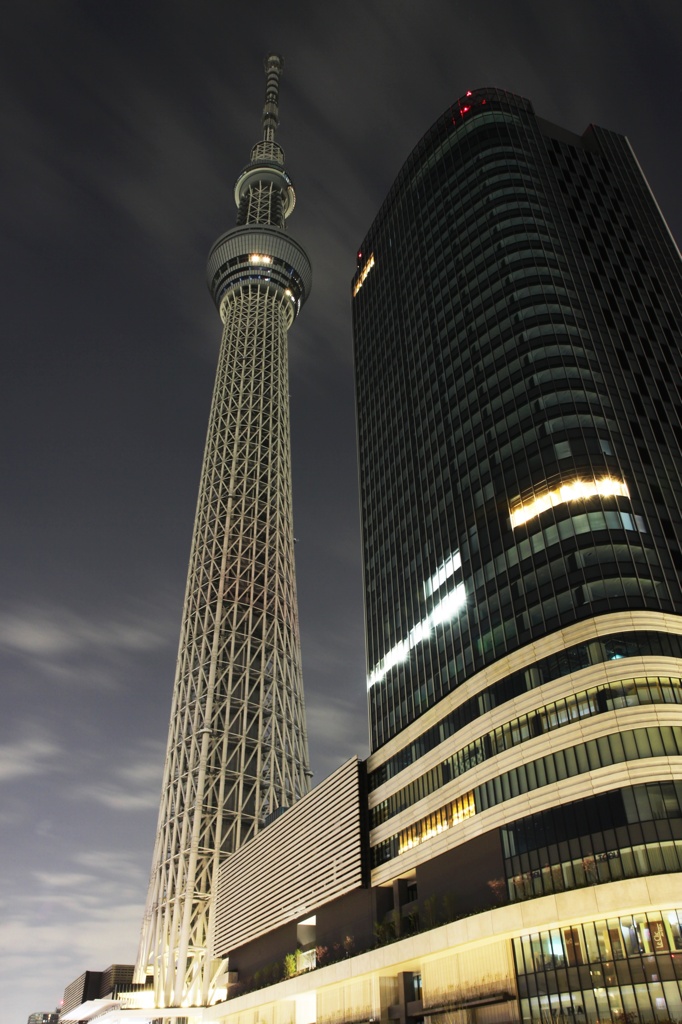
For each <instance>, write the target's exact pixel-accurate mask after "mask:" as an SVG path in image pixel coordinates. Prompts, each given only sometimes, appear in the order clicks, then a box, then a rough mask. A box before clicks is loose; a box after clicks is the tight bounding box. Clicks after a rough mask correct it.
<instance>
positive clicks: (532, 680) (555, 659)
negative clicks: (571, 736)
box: [368, 632, 682, 792]
mask: <svg viewBox="0 0 682 1024" xmlns="http://www.w3.org/2000/svg"><path fill="white" fill-rule="evenodd" d="M647 655H655V656H660V657H665V658H682V636H678V635H677V634H675V633H654V632H650V633H649V632H640V633H614V634H611V635H609V636H602V637H595V639H593V640H589V641H588V642H587V643H582V644H575V645H574V646H572V647H566V648H564V649H563V650H561V651H558V652H557V653H556V654H550V655H548V656H547V657H546V658H542V659H541V660H540V661H536V662H534V663H533V664H532V665H528V666H527V667H526V668H523V669H519V670H518V671H517V672H513V673H512V674H511V675H508V676H505V677H504V678H503V679H499V680H498V681H497V682H496V683H492V685H490V686H488V687H486V688H485V689H484V690H481V691H480V692H479V693H477V694H475V695H474V696H473V697H470V698H469V700H467V701H464V703H463V704H460V705H459V707H457V708H455V709H454V710H453V711H451V712H450V713H449V714H447V715H446V716H445V717H444V718H442V719H441V721H440V722H438V723H437V724H436V725H433V726H431V728H430V729H427V730H426V731H425V732H423V733H422V734H421V735H420V736H418V737H417V739H415V740H414V741H413V742H412V743H410V744H409V745H408V746H405V747H403V748H402V750H399V751H398V752H397V753H396V754H394V755H393V757H390V758H389V759H388V760H387V761H384V763H383V764H381V765H379V767H378V768H376V769H375V770H374V771H372V772H370V773H369V776H368V787H369V791H370V792H371V791H372V790H374V789H376V788H377V787H378V786H381V785H382V784H383V783H384V782H387V781H388V780H389V779H392V778H394V777H395V776H396V775H398V773H399V772H401V771H402V770H403V769H404V768H407V767H408V765H411V764H414V762H415V761H418V760H419V758H420V757H423V756H424V755H425V754H427V753H428V752H429V751H430V750H434V749H435V748H436V747H437V746H438V745H439V744H440V743H442V742H443V741H444V740H446V739H448V737H450V736H454V734H455V733H456V732H457V731H458V730H459V729H463V728H464V726H465V725H469V723H470V722H473V721H475V720H476V719H477V718H478V717H479V716H480V715H484V714H485V713H486V711H490V710H491V709H492V708H496V707H499V706H500V705H502V704H504V703H506V701H509V700H512V699H513V698H514V697H519V696H521V695H523V694H525V693H527V692H528V691H529V690H533V689H535V688H536V687H537V686H543V685H544V684H545V683H549V682H552V680H554V679H561V678H562V677H563V676H566V675H569V674H570V673H572V672H580V671H581V670H582V669H585V668H587V667H588V666H590V665H601V664H602V663H603V662H605V661H616V660H620V659H621V658H635V657H646V656H647ZM654 682H655V681H654V680H647V683H648V684H649V685H653V684H654ZM632 683H634V685H637V686H640V685H641V683H642V680H639V679H638V680H634V681H633V680H630V681H629V682H622V683H621V684H620V685H621V686H626V685H630V684H632ZM658 683H659V684H660V685H661V686H662V687H666V686H667V685H668V680H667V679H659V680H658ZM663 699H664V701H665V702H668V698H667V697H664V698H663Z"/></svg>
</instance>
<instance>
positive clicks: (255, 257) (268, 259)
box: [249, 252, 272, 263]
mask: <svg viewBox="0 0 682 1024" xmlns="http://www.w3.org/2000/svg"><path fill="white" fill-rule="evenodd" d="M249 263H272V256H265V255H264V254H263V253H260V252H252V253H251V255H250V256H249Z"/></svg>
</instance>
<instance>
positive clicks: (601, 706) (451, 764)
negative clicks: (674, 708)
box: [369, 676, 682, 828]
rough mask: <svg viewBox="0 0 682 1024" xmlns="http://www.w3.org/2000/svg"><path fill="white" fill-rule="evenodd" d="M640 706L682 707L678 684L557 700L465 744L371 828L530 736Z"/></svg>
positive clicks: (619, 687) (637, 684)
mask: <svg viewBox="0 0 682 1024" xmlns="http://www.w3.org/2000/svg"><path fill="white" fill-rule="evenodd" d="M641 704H682V679H678V678H670V677H668V676H665V677H663V678H659V677H658V676H656V677H653V678H651V679H649V678H642V679H627V680H623V681H622V682H618V683H612V684H606V685H605V684H603V683H602V684H601V685H600V686H593V687H592V688H591V689H589V690H582V691H581V692H580V693H574V694H571V695H570V696H568V697H562V698H561V700H557V701H553V702H552V703H551V704H545V705H544V706H543V707H540V708H535V709H534V710H533V711H531V712H529V713H528V714H526V715H521V716H519V717H518V718H514V719H512V720H511V721H509V722H506V723H505V724H504V725H501V726H499V728H497V729H495V730H493V732H489V733H486V735H484V736H480V737H478V739H475V740H474V741H473V742H472V743H468V744H467V745H466V746H465V747H462V748H461V749H460V750H458V751H457V752H456V753H454V754H451V755H450V757H447V758H445V759H444V760H443V761H441V762H440V764H437V765H436V766H435V767H434V768H431V769H430V770H429V771H428V772H424V774H423V775H422V776H420V777H419V778H418V779H415V780H414V781H413V782H410V783H409V784H408V785H407V786H404V787H403V788H402V789H400V790H398V792H397V793H392V794H391V796H389V797H387V799H386V800H382V802H381V803H380V804H377V805H376V807H373V808H371V810H370V812H369V817H370V828H376V827H377V825H381V824H382V823H383V822H384V821H388V819H389V818H392V817H394V815H396V814H400V812H401V811H404V810H405V808H407V807H410V806H411V805H412V804H415V803H417V802H418V801H419V800H422V799H423V798H424V797H425V796H428V795H429V794H430V793H435V792H436V790H438V789H440V788H441V787H442V786H445V785H447V783H448V782H452V780H453V779H456V778H459V776H460V775H463V774H464V773H465V772H467V771H469V770H470V769H471V768H474V767H475V766H476V765H477V764H481V763H482V762H483V761H487V760H489V759H490V758H491V757H495V756H496V755H497V754H501V753H502V752H503V751H505V750H509V749H511V748H512V747H516V746H518V745H519V744H520V743H525V742H526V741H527V740H530V739H533V737H535V736H540V735H542V734H543V733H547V732H554V731H555V730H556V729H560V728H562V727H563V726H565V725H572V724H573V723H574V722H578V721H581V720H582V719H584V718H593V717H594V716H595V715H601V714H603V712H605V711H615V710H616V709H617V708H625V707H635V706H639V705H641Z"/></svg>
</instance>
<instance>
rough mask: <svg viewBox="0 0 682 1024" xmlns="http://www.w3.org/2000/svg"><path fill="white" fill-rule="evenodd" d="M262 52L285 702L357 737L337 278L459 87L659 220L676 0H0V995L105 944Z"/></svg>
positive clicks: (156, 753) (128, 836)
mask: <svg viewBox="0 0 682 1024" xmlns="http://www.w3.org/2000/svg"><path fill="white" fill-rule="evenodd" d="M270 50H275V51H278V52H281V53H283V54H284V56H285V59H286V70H285V75H284V79H283V82H282V91H281V121H282V123H281V128H280V131H279V134H278V139H279V141H280V142H281V144H282V145H283V146H284V148H285V151H286V153H287V166H288V169H289V171H290V173H291V175H292V177H293V179H294V182H295V184H296V189H297V196H298V205H297V208H296V211H295V213H294V215H293V216H292V218H291V220H290V222H289V228H290V231H291V233H292V234H293V235H294V237H295V238H296V239H298V240H299V241H300V242H302V243H303V245H304V246H305V247H306V248H307V250H308V252H309V254H310V256H311V259H312V261H313V266H314V274H315V280H314V288H313V294H312V297H311V299H310V301H309V303H308V306H307V307H306V308H305V309H304V311H303V314H302V316H301V318H300V320H299V321H298V323H297V324H296V325H295V327H294V329H293V330H292V332H291V334H290V352H291V356H290V359H291V401H292V424H293V460H294V508H295V519H296V535H297V537H298V540H299V543H298V544H297V559H298V561H297V566H298V585H299V599H300V617H301V629H302V643H303V664H304V673H305V685H306V699H307V707H308V731H309V735H310V742H311V753H312V760H313V768H314V769H315V777H316V779H317V780H318V781H319V780H320V779H322V778H323V777H324V776H325V775H326V774H327V773H328V772H329V771H330V770H331V769H332V768H334V767H335V766H336V765H337V764H338V763H340V762H341V761H342V760H343V759H344V758H346V757H347V756H349V755H350V754H352V753H360V754H364V753H365V752H366V731H367V730H366V709H365V683H364V650H363V629H362V590H361V574H360V562H359V527H358V514H357V488H356V468H355V434H354V407H353V382H352V348H351V321H350V299H349V282H350V278H351V275H352V273H353V270H354V266H355V259H354V257H355V251H356V249H357V246H358V244H359V243H360V242H361V240H362V238H363V236H364V234H365V232H366V230H367V228H368V227H369V224H370V222H371V220H372V218H373V216H374V214H375V213H376V211H377V209H378V207H379V205H380V203H381V201H382V199H383V197H384V196H385V194H386V192H387V191H388V188H389V187H390V185H391V182H392V180H393V178H394V177H395V175H396V173H397V171H398V169H399V168H400V165H401V164H402V162H403V161H404V159H405V158H406V156H407V154H408V153H409V151H410V150H411V149H412V147H413V146H414V145H415V144H416V142H417V141H418V139H419V138H420V136H421V135H422V134H423V133H424V132H425V131H426V129H427V128H428V127H429V125H430V124H431V123H432V122H433V121H434V120H435V119H436V117H437V116H438V115H439V114H440V113H441V112H442V110H444V109H445V108H446V107H447V106H448V105H449V104H450V103H451V102H452V101H453V100H455V99H456V98H457V97H458V96H460V95H462V94H463V93H464V92H465V91H466V89H469V88H476V87H480V86H486V85H497V86H499V87H501V88H505V89H510V90H512V91H515V92H519V93H521V94H523V95H526V96H528V97H529V98H530V99H531V100H532V101H533V103H534V106H535V109H536V111H537V112H538V113H539V114H540V115H541V116H543V117H545V118H547V119H549V120H553V121H556V122H558V123H560V124H562V125H564V126H566V127H568V128H571V129H573V130H575V131H578V132H582V131H583V130H584V128H585V127H586V126H587V125H588V123H589V122H591V121H594V122H596V123H598V124H601V125H603V126H605V127H608V128H612V129H615V130H617V131H621V132H624V133H625V134H627V135H628V136H629V138H630V140H631V142H632V143H633V145H634V147H635V150H636V152H637V154H638V157H639V159H640V162H641V163H642V165H643V168H644V171H645V173H646V174H647V176H648V178H649V181H650V183H651V185H652V187H653V189H654V192H655V193H656V195H657V198H658V200H659V202H660V205H661V207H662V209H663V211H664V213H665V214H666V215H667V217H668V220H669V223H670V225H671V228H672V230H673V233H674V234H675V235H676V236H677V237H678V238H679V237H680V228H681V227H682V199H681V198H680V191H679V187H678V182H677V179H678V177H679V168H680V167H681V166H682V153H681V152H680V149H681V146H680V132H679V124H680V113H679V107H680V102H681V100H682V88H681V81H680V65H681V57H682V6H681V5H680V4H679V0H669V2H666V0H658V2H657V0H648V2H646V3H645V2H644V0H631V2H629V0H621V2H615V0H592V2H590V0H571V2H567V0H551V2H549V3H548V2H547V0H488V2H486V3H471V2H469V3H459V2H455V0H451V2H446V0H421V2H419V3H417V2H414V0H413V2H408V0H391V2H389V0H364V2H362V3H359V2H355V0H346V2H345V3H343V4H329V3H325V2H324V0H317V2H310V0H302V2H298V0H294V2H290V3H289V4H286V5H285V4H265V3H261V4H257V3H255V2H252V3H237V2H234V0H210V2H209V0H193V2H192V3H189V2H184V3H183V2H180V0H165V2H164V3H161V2H156V3H154V2H151V0H135V2H127V0H110V2H106V0H99V2H97V0H90V2H82V3H78V2H75V0H45V2H40V0H15V2H12V0H10V2H9V3H7V4H5V6H4V7H3V15H2V25H1V36H0V99H1V103H0V126H1V130H2V154H1V155H0V190H1V197H2V200H1V203H0V218H1V221H2V230H1V231H0V246H1V247H2V256H1V258H2V268H3V271H2V276H1V278H0V290H1V302H2V306H1V309H2V318H3V325H4V341H3V349H4V358H3V372H2V374H1V375H0V417H2V438H3V443H2V449H1V450H2V476H1V479H2V485H3V500H2V505H1V509H2V512H1V516H2V519H1V522H0V545H1V551H2V590H1V591H0V664H1V666H2V686H3V700H2V716H1V718H0V793H1V795H2V800H1V802H0V830H1V831H0V851H1V852H0V857H1V858H2V860H1V872H0V877H2V880H3V886H2V890H1V891H0V965H1V970H2V973H3V975H5V976H4V977H2V979H1V980H0V992H2V1004H3V1011H2V1020H3V1022H4V1021H6V1022H7V1024H15V1022H16V1024H23V1022H24V1021H25V1020H26V1017H27V1015H28V1013H30V1012H33V1011H36V1010H47V1009H50V1008H53V1007H54V1006H55V1004H56V1003H57V1001H58V1000H59V998H60V997H61V994H62V991H63V988H64V986H65V984H66V983H67V982H69V981H71V980H73V978H75V977H76V976H77V975H78V974H79V973H81V972H82V971H83V970H85V969H86V968H89V969H94V970H97V969H102V968H104V967H105V966H107V965H108V964H109V963H111V962H112V961H118V962H132V960H133V959H134V957H135V953H136V946H137V938H138V932H139V925H140V920H141V912H142V904H143V901H144V898H145V894H146V884H147V876H148V872H149V867H150V863H151V853H152V842H153V834H154V829H155V825H156V813H157V804H158V794H159V786H160V778H161V770H162V762H163V750H164V746H165V736H166V730H167V725H168V713H169V708H170V696H171V687H172V682H173V670H174V662H175V654H176V644H177V635H178V628H179V620H180V611H181V604H182V599H183V591H184V577H185V571H186V564H187V557H188V553H189V541H190V534H191V528H192V519H193V514H194V503H195V500H196V488H197V484H198V478H199V468H200V462H201V455H202V448H203V440H204V432H205V429H206V422H207V417H208V407H209V402H210V395H211V388H212V378H213V373H214V368H215V362H216V358H217V351H218V343H219V337H220V323H219V319H218V317H217V314H216V312H215V310H214V309H213V307H212V303H211V300H210V298H209V296H208V292H207V290H206V286H205V282H204V265H205V258H206V254H207V251H208V248H209V246H210V244H211V243H212V241H213V240H214V239H215V238H216V237H217V236H218V235H219V234H220V233H221V232H222V231H224V230H225V229H226V228H228V227H231V226H232V225H233V223H234V217H235V210H234V204H233V200H232V189H233V184H234V180H235V178H236V176H237V174H238V172H239V170H240V169H241V167H242V166H243V165H244V164H245V163H246V162H247V160H248V155H249V151H250V148H251V146H252V145H253V143H254V142H255V141H257V138H258V136H259V131H260V127H259V119H260V110H261V106H262V101H263V92H264V76H263V70H262V61H263V57H264V56H265V54H266V53H267V52H268V51H270Z"/></svg>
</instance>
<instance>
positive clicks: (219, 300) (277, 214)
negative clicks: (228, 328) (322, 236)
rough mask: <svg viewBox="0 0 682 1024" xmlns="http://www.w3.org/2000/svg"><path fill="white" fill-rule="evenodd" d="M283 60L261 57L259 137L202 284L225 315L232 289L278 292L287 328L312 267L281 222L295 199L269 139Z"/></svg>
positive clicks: (280, 154)
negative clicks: (233, 219)
mask: <svg viewBox="0 0 682 1024" xmlns="http://www.w3.org/2000/svg"><path fill="white" fill-rule="evenodd" d="M283 67H284V61H283V60H282V58H281V57H279V56H277V55H276V54H270V56H269V57H267V58H266V60H265V72H266V86H265V105H264V107H263V116H262V125H263V136H262V138H261V140H260V141H259V142H257V143H256V145H255V146H254V147H253V149H252V150H251V162H250V163H249V164H247V166H246V167H245V168H244V170H243V171H242V173H241V174H240V176H239V178H238V179H237V183H236V185H235V189H234V197H235V202H236V204H237V209H238V213H237V226H236V227H235V228H232V229H230V230H229V231H227V232H225V234H224V235H221V237H220V238H219V239H218V240H217V241H216V242H215V244H214V245H213V248H212V249H211V252H210V253H209V257H208V268H207V275H208V287H209V289H210V292H211V295H212V296H213V301H214V302H215V304H216V307H217V308H218V310H219V312H220V315H221V317H222V318H223V320H225V317H226V315H227V310H228V306H229V304H230V302H231V301H232V299H233V298H234V297H235V296H236V295H237V294H246V293H247V292H248V291H249V289H251V288H259V289H261V290H262V291H267V292H268V293H271V294H273V295H277V296H279V298H280V299H281V302H282V308H283V309H284V312H285V318H286V322H287V326H288V327H290V326H291V324H292V323H293V321H294V319H295V318H296V316H297V315H298V312H299V310H300V308H301V306H302V305H303V303H304V302H305V300H306V299H307V297H308V295H309V294H310V288H311V285H312V271H311V267H310V260H309V259H308V256H307V254H306V252H305V251H304V249H303V248H302V246H300V245H299V244H298V243H297V242H295V241H294V240H293V239H292V238H290V237H289V235H288V234H287V233H286V226H285V222H286V219H287V217H288V216H289V215H290V213H291V211H292V210H293V208H294V205H295V203H296V195H295V193H294V187H293V185H292V183H291V179H290V177H289V175H288V174H287V173H286V171H285V170H284V151H283V149H282V147H281V146H279V145H278V144H277V143H276V142H275V129H276V128H277V125H278V124H279V78H280V75H281V73H282V68H283Z"/></svg>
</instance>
